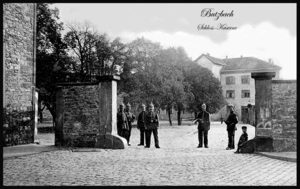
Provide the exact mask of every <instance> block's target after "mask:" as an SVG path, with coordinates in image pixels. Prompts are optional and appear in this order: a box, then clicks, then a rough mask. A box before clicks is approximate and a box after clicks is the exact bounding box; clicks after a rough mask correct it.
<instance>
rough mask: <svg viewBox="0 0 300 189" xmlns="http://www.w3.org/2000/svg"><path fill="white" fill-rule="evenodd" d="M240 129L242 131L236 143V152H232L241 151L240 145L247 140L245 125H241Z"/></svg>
mask: <svg viewBox="0 0 300 189" xmlns="http://www.w3.org/2000/svg"><path fill="white" fill-rule="evenodd" d="M242 131H243V134H242V135H241V137H240V140H239V143H238V147H237V150H236V152H234V153H241V147H242V146H243V144H244V143H245V142H246V141H248V134H247V127H246V126H243V127H242Z"/></svg>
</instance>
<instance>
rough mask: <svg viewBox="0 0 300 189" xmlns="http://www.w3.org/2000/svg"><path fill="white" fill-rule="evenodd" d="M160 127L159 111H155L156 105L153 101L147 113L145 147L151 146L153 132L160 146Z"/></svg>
mask: <svg viewBox="0 0 300 189" xmlns="http://www.w3.org/2000/svg"><path fill="white" fill-rule="evenodd" d="M158 127H159V117H158V115H157V113H155V112H154V105H153V104H152V103H151V104H150V105H149V111H148V112H147V113H146V128H145V132H146V146H145V148H150V143H151V133H152V132H153V136H154V143H155V147H156V148H160V147H159V142H158V133H157V128H158Z"/></svg>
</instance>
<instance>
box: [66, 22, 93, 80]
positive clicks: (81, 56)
mask: <svg viewBox="0 0 300 189" xmlns="http://www.w3.org/2000/svg"><path fill="white" fill-rule="evenodd" d="M67 27H68V29H69V31H68V32H67V34H66V35H65V36H64V40H65V42H66V44H67V45H68V48H69V50H71V51H72V52H73V54H75V56H74V57H76V58H77V59H78V60H79V61H78V62H76V64H74V65H73V69H74V71H75V72H77V73H78V72H79V73H80V75H79V77H80V78H79V79H80V81H81V82H84V81H90V80H91V75H94V74H95V73H92V70H93V69H92V67H93V63H94V62H95V56H96V42H97V36H98V33H97V31H96V29H95V27H93V26H92V24H91V23H90V22H88V21H86V22H84V23H82V24H81V23H77V22H76V23H68V24H67Z"/></svg>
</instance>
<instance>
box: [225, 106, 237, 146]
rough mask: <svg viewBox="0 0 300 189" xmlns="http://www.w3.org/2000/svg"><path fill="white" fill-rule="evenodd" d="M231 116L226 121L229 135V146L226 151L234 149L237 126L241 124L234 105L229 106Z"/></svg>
mask: <svg viewBox="0 0 300 189" xmlns="http://www.w3.org/2000/svg"><path fill="white" fill-rule="evenodd" d="M228 108H229V111H230V113H229V115H228V117H227V119H226V120H225V123H226V125H227V133H228V146H227V148H226V150H232V149H234V134H235V131H236V124H237V123H238V122H239V120H238V117H237V114H236V112H235V111H234V109H233V104H228Z"/></svg>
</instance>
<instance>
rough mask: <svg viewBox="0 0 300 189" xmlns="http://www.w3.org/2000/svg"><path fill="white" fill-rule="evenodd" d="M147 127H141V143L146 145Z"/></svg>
mask: <svg viewBox="0 0 300 189" xmlns="http://www.w3.org/2000/svg"><path fill="white" fill-rule="evenodd" d="M144 141H145V128H144V127H142V128H140V144H141V145H144V144H145V142H144Z"/></svg>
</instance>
